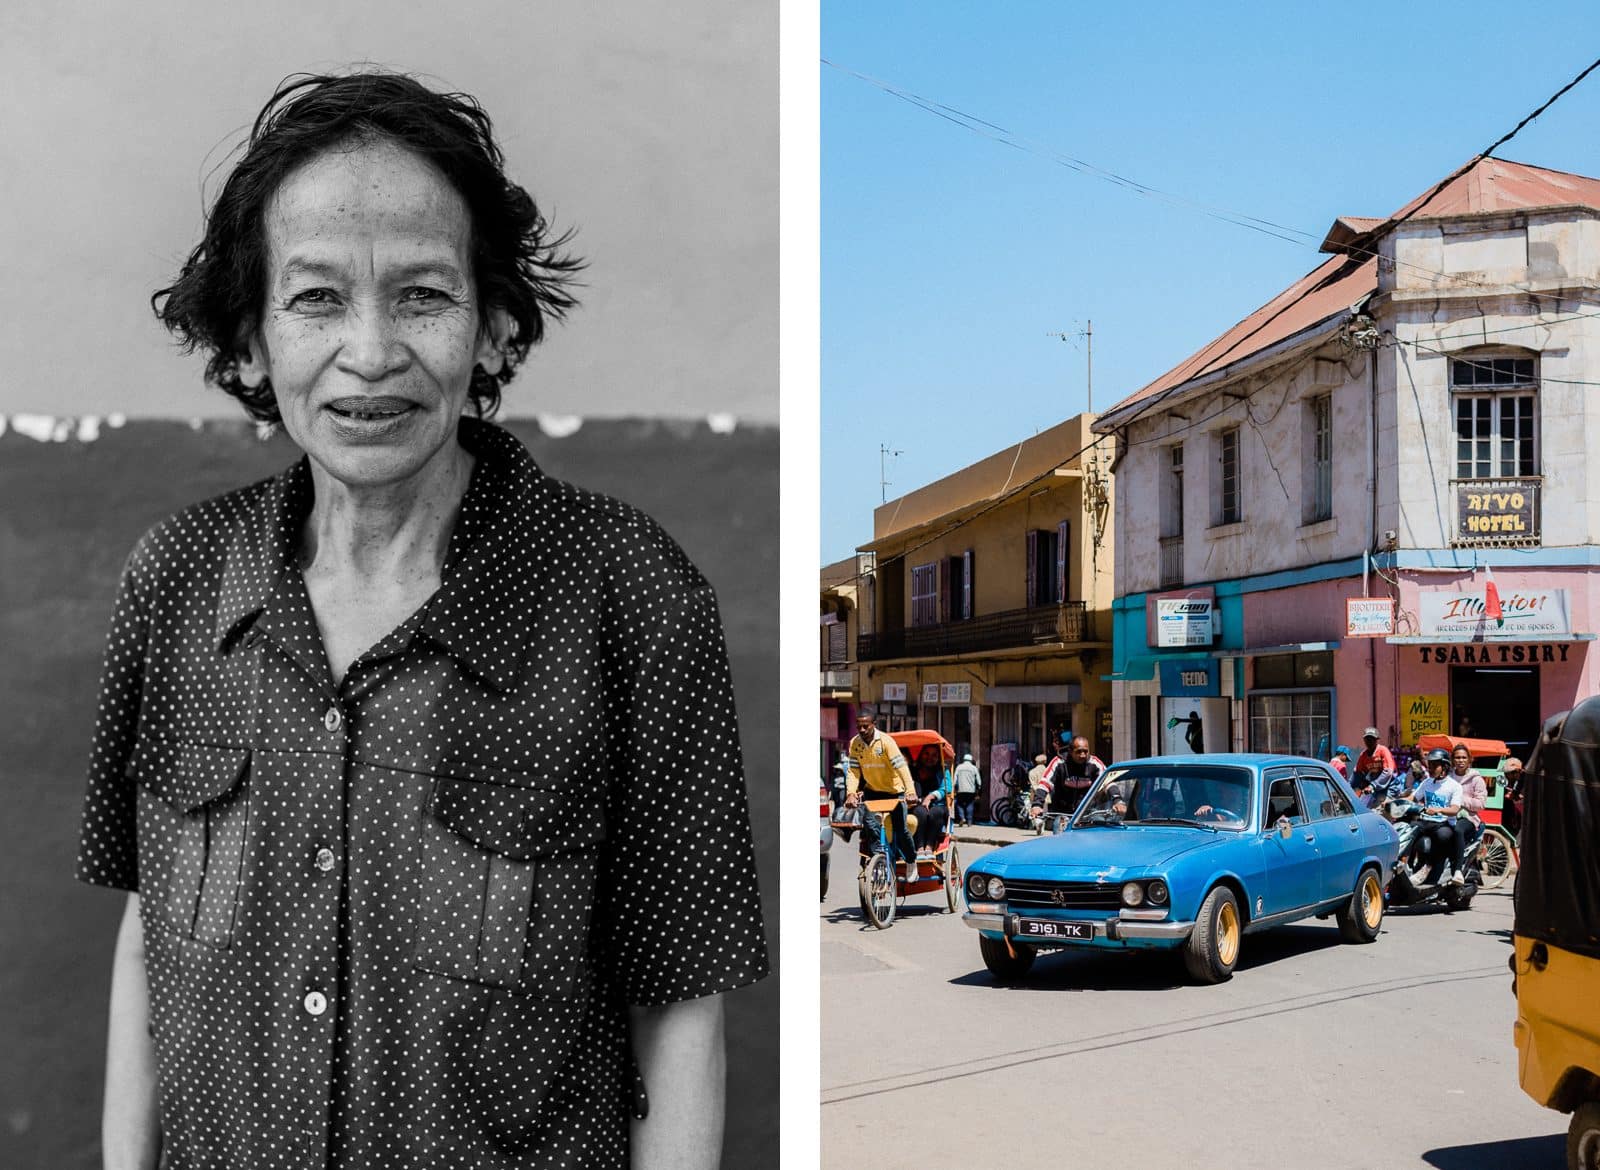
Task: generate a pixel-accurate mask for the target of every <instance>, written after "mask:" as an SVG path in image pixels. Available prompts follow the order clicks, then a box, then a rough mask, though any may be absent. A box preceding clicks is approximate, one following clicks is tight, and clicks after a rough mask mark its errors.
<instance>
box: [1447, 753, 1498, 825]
mask: <svg viewBox="0 0 1600 1170" xmlns="http://www.w3.org/2000/svg"><path fill="white" fill-rule="evenodd" d="M1450 774H1451V775H1452V776H1454V777H1455V780H1456V783H1458V784H1460V785H1461V815H1460V816H1458V817H1457V818H1456V833H1457V834H1458V835H1459V836H1460V837H1461V843H1462V845H1463V846H1464V847H1465V846H1470V845H1471V844H1472V843H1473V842H1474V841H1476V840H1477V839H1478V835H1479V834H1480V833H1481V832H1482V831H1483V806H1484V804H1485V803H1487V801H1488V799H1489V785H1488V783H1487V782H1486V781H1485V780H1484V778H1483V775H1482V774H1481V773H1480V772H1479V771H1478V770H1477V769H1476V768H1474V767H1473V766H1472V753H1471V752H1470V751H1468V750H1467V745H1466V744H1464V743H1458V744H1456V746H1455V747H1454V748H1453V749H1451V752H1450Z"/></svg>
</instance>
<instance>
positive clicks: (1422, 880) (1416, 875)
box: [1379, 799, 1483, 910]
mask: <svg viewBox="0 0 1600 1170" xmlns="http://www.w3.org/2000/svg"><path fill="white" fill-rule="evenodd" d="M1379 808H1380V811H1381V812H1382V813H1383V815H1384V816H1385V817H1387V818H1388V819H1389V821H1390V822H1391V823H1392V824H1393V825H1394V831H1395V835H1396V836H1398V837H1399V838H1400V858H1401V860H1400V861H1398V862H1396V863H1395V869H1394V875H1393V876H1392V877H1390V879H1389V884H1388V886H1387V887H1386V888H1385V890H1384V901H1385V902H1387V903H1388V904H1389V905H1390V906H1421V905H1425V904H1426V903H1429V902H1438V903H1440V904H1441V905H1443V906H1444V907H1445V908H1446V909H1449V910H1465V909H1466V908H1467V907H1468V906H1470V905H1472V898H1473V895H1474V894H1476V893H1477V892H1478V887H1479V886H1481V885H1482V884H1483V875H1482V874H1481V873H1480V872H1479V870H1478V862H1477V859H1478V852H1479V850H1478V844H1479V838H1477V837H1474V838H1473V839H1472V840H1471V841H1470V842H1468V844H1467V847H1466V848H1465V849H1464V850H1463V851H1462V857H1463V861H1462V866H1463V876H1464V878H1465V880H1464V881H1463V882H1462V883H1461V884H1460V885H1459V886H1458V885H1455V884H1445V883H1441V882H1439V881H1431V882H1430V881H1428V880H1427V878H1428V875H1429V874H1430V873H1437V872H1439V871H1440V869H1441V868H1442V867H1443V866H1445V865H1446V864H1448V862H1449V859H1448V858H1445V857H1434V856H1431V848H1432V845H1433V841H1432V839H1431V838H1424V839H1423V840H1422V843H1421V847H1420V851H1419V853H1418V859H1417V868H1416V869H1409V868H1407V866H1406V864H1405V861H1404V859H1405V858H1406V857H1408V856H1409V855H1410V853H1411V846H1412V843H1413V842H1414V841H1416V839H1417V834H1418V833H1419V832H1420V831H1421V829H1422V824H1423V820H1422V811H1423V809H1422V805H1420V804H1418V803H1416V802H1415V801H1411V800H1401V799H1391V800H1387V801H1385V802H1384V803H1383V804H1382V805H1380V806H1379Z"/></svg>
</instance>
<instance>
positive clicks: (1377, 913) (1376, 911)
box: [1361, 870, 1383, 930]
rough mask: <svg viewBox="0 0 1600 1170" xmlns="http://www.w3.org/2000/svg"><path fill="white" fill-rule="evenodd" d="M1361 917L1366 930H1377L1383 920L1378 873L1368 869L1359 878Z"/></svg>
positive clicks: (1381, 892) (1381, 893) (1381, 894)
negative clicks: (1363, 875) (1364, 922)
mask: <svg viewBox="0 0 1600 1170" xmlns="http://www.w3.org/2000/svg"><path fill="white" fill-rule="evenodd" d="M1361 917H1362V918H1363V919H1364V920H1365V921H1366V924H1367V929H1368V930H1377V929H1378V924H1379V923H1380V922H1382V921H1383V891H1382V890H1380V889H1379V888H1378V875H1377V874H1375V873H1373V872H1371V871H1370V870H1369V871H1368V872H1367V876H1366V877H1364V878H1362V879H1361Z"/></svg>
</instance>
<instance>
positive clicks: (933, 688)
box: [922, 683, 939, 704]
mask: <svg viewBox="0 0 1600 1170" xmlns="http://www.w3.org/2000/svg"><path fill="white" fill-rule="evenodd" d="M922 701H923V702H924V703H934V704H937V703H938V702H939V684H938V683H923V684H922Z"/></svg>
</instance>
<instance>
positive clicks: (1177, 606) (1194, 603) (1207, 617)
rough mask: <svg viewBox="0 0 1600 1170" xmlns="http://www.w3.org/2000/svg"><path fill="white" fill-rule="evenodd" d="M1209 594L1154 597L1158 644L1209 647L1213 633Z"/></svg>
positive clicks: (1211, 602)
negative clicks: (1204, 595)
mask: <svg viewBox="0 0 1600 1170" xmlns="http://www.w3.org/2000/svg"><path fill="white" fill-rule="evenodd" d="M1214 604H1215V603H1214V602H1213V600H1212V599H1211V598H1209V597H1161V598H1157V599H1156V645H1157V646H1209V645H1211V642H1212V638H1213V634H1212V630H1211V625H1212V618H1211V614H1212V610H1213V606H1214Z"/></svg>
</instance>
